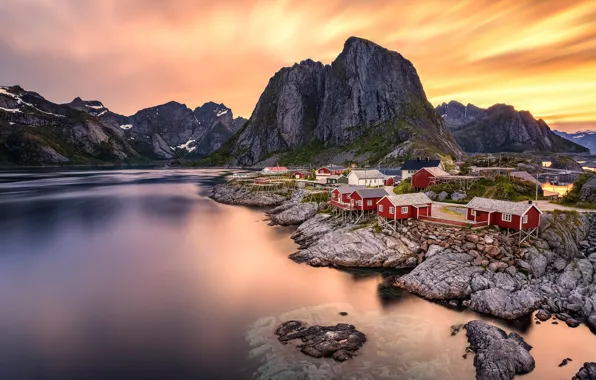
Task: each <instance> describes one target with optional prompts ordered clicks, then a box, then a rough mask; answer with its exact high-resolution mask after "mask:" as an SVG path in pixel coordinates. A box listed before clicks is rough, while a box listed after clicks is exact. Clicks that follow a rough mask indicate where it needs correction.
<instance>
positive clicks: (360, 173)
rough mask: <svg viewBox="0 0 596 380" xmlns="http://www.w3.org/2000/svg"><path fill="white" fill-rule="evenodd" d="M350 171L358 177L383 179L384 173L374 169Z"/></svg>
mask: <svg viewBox="0 0 596 380" xmlns="http://www.w3.org/2000/svg"><path fill="white" fill-rule="evenodd" d="M352 173H354V175H355V176H356V178H358V179H383V178H385V175H384V174H383V173H381V172H380V171H378V170H376V169H371V170H352Z"/></svg>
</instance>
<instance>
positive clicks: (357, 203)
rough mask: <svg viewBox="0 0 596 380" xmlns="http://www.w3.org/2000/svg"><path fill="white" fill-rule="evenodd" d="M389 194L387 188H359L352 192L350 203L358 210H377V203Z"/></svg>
mask: <svg viewBox="0 0 596 380" xmlns="http://www.w3.org/2000/svg"><path fill="white" fill-rule="evenodd" d="M387 195H389V194H388V193H387V191H385V189H367V188H364V189H358V190H355V191H353V192H352V194H350V203H351V205H352V206H353V207H355V208H356V210H360V211H375V210H376V209H377V203H378V202H379V201H380V200H381V199H382V198H383V197H386V196H387Z"/></svg>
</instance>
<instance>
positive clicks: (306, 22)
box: [0, 0, 596, 130]
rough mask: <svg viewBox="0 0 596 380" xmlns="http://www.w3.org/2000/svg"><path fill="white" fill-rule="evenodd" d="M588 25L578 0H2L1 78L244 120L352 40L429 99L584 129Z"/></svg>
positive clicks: (594, 109) (595, 34)
mask: <svg viewBox="0 0 596 380" xmlns="http://www.w3.org/2000/svg"><path fill="white" fill-rule="evenodd" d="M595 19H596V2H593V1H590V0H585V1H579V0H578V1H568V2H565V1H556V0H536V1H529V0H527V1H524V0H501V1H494V0H468V1H444V0H428V1H424V2H420V1H414V0H402V1H394V0H372V1H366V2H364V1H358V0H345V1H341V0H330V1H324V2H322V1H314V0H302V1H289V0H279V1H273V0H238V1H231V0H230V1H208V0H203V1H195V0H169V1H162V0H125V1H122V0H103V1H93V0H26V1H24V0H3V1H2V2H1V3H0V55H1V56H2V57H3V59H2V60H1V61H0V82H1V83H4V84H14V83H18V84H21V85H23V86H24V87H26V88H31V89H34V90H36V91H39V92H40V93H42V94H44V95H46V96H47V97H49V98H50V99H52V100H55V101H64V102H65V101H69V100H71V99H72V98H74V97H75V96H83V97H85V98H97V99H99V100H102V101H103V102H104V103H105V104H106V105H107V106H109V107H110V108H111V109H113V110H114V111H116V112H121V113H125V114H130V113H133V112H135V111H136V110H138V109H140V108H144V107H148V106H151V105H155V104H159V103H164V102H167V101H169V100H177V101H180V102H184V103H186V104H188V105H189V106H197V105H199V104H201V103H203V102H205V101H210V100H213V101H217V102H224V103H225V104H226V105H227V106H229V107H231V108H232V109H233V110H234V112H235V113H236V114H239V115H243V116H249V115H250V113H251V111H252V109H253V107H254V105H255V103H256V101H257V100H258V97H259V95H260V93H261V92H262V90H263V88H264V87H265V85H266V84H267V81H268V79H269V78H270V77H271V76H272V75H273V74H274V73H275V72H276V71H277V70H279V69H280V68H281V67H283V66H288V65H292V64H293V63H294V62H298V61H301V60H303V59H306V58H312V59H314V60H320V61H323V62H325V63H329V62H330V61H332V60H333V59H334V58H335V57H336V56H337V55H338V54H339V52H340V51H341V48H342V46H343V42H344V41H345V39H346V38H347V37H349V36H351V35H357V36H360V37H364V38H368V39H371V40H373V41H375V42H377V43H379V44H381V45H383V46H386V47H387V48H390V49H392V50H396V51H399V52H400V53H402V54H403V55H404V56H405V57H407V58H408V59H409V60H410V61H412V62H413V64H414V65H415V66H416V68H417V69H418V72H419V74H420V77H421V79H422V81H423V84H424V87H425V90H426V93H427V95H428V97H429V99H430V100H431V101H432V102H433V103H435V104H436V103H440V102H443V101H449V100H452V99H454V100H458V101H461V102H464V103H467V102H469V103H474V104H476V105H478V106H482V107H487V106H490V105H492V104H494V103H509V104H512V105H514V106H515V107H516V108H518V109H527V110H530V111H531V112H532V113H533V114H534V115H536V116H538V117H543V118H544V119H545V120H546V121H547V122H550V123H558V124H557V125H562V126H566V127H567V128H568V129H569V128H572V126H579V125H581V126H582V128H583V127H585V126H589V125H592V123H593V124H594V127H595V128H596V97H594V96H592V95H593V94H595V93H596V91H595V90H596V69H595V68H596V53H595V52H596V24H594V21H593V20H595ZM569 130H570V129H569Z"/></svg>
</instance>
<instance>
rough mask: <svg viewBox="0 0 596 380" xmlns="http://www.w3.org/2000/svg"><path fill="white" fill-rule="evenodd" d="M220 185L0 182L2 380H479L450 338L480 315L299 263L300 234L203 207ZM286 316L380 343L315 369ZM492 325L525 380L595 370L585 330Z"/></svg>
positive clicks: (180, 178)
mask: <svg viewBox="0 0 596 380" xmlns="http://www.w3.org/2000/svg"><path fill="white" fill-rule="evenodd" d="M224 174H225V172H224V171H218V170H97V171H44V172H39V171H38V172H2V173H0V305H2V308H0V378H1V379H105V378H109V379H133V378H144V379H153V378H155V379H187V378H188V379H191V378H192V379H248V378H254V377H259V376H261V377H263V378H268V377H273V378H275V377H276V376H277V377H278V378H279V377H281V376H282V375H286V376H287V375H289V372H288V371H290V372H291V373H293V374H297V373H306V374H308V375H309V377H308V378H313V379H315V378H316V379H319V378H320V379H335V378H346V379H347V378H353V379H360V378H371V379H385V378H398V379H400V378H401V379H468V378H469V379H473V378H474V369H473V359H472V357H471V356H469V357H468V359H463V358H462V354H463V353H464V351H465V347H466V345H467V344H466V341H465V333H463V332H462V333H460V334H458V335H457V336H455V337H452V336H450V333H449V326H451V325H452V324H456V323H465V322H467V321H468V320H471V319H477V318H483V317H482V316H479V315H477V314H475V313H472V312H469V311H458V310H452V309H448V308H446V307H443V306H440V305H437V304H434V303H430V302H427V301H424V300H422V299H419V298H417V297H414V296H411V295H409V294H407V293H404V292H400V291H397V290H393V289H386V288H384V287H383V286H381V283H382V275H381V274H378V273H375V272H370V271H356V272H345V271H337V270H331V269H325V268H311V267H308V266H306V265H299V264H296V263H294V262H292V261H291V260H289V259H288V258H287V256H288V254H290V253H292V252H294V251H295V250H296V246H295V244H294V243H293V242H292V240H291V239H289V236H290V235H291V233H292V230H291V229H289V228H280V227H270V226H267V221H266V220H265V216H264V214H263V212H262V210H257V209H249V208H246V207H238V206H226V205H220V204H217V203H215V202H213V201H211V200H210V199H208V198H207V197H206V195H207V194H208V191H209V187H210V186H211V185H213V184H214V183H216V182H218V181H221V180H222V176H223V175H224ZM338 311H348V313H349V315H348V316H347V317H341V316H339V315H338ZM289 318H300V319H304V320H306V321H309V322H316V323H320V324H335V323H338V322H349V323H354V324H356V327H357V328H359V329H360V330H361V331H363V332H364V333H365V334H367V335H368V337H369V340H368V342H367V343H366V344H365V345H364V347H363V348H362V350H361V352H360V355H359V356H358V357H357V358H356V359H354V360H352V361H349V362H346V363H335V362H333V361H332V360H326V359H311V358H308V357H306V356H303V355H302V354H300V353H299V352H298V351H297V350H296V349H294V348H293V347H292V346H290V345H286V346H283V345H281V344H279V343H278V342H277V340H275V337H274V336H273V334H272V332H273V329H274V328H275V327H276V325H277V324H278V323H280V322H282V321H283V320H285V319H289ZM496 323H497V324H499V325H501V326H503V327H505V328H506V329H507V330H510V329H514V330H515V331H518V332H520V333H522V335H523V336H524V337H525V338H526V340H527V341H528V343H530V344H531V345H533V346H534V349H533V350H532V354H533V355H534V357H535V359H536V363H537V368H536V370H535V371H534V372H533V373H531V374H530V375H528V376H525V378H527V379H562V378H567V379H569V378H571V376H572V375H573V374H574V373H575V372H576V371H577V369H578V368H579V367H580V366H581V365H582V363H583V362H584V361H588V360H591V361H594V360H596V336H594V335H592V334H591V333H590V332H589V331H588V330H587V329H586V328H585V327H583V326H582V327H580V328H578V329H569V328H567V327H566V326H565V325H564V324H559V325H551V324H549V323H547V324H542V325H534V324H531V322H530V321H529V320H528V321H525V322H519V323H517V324H513V325H504V324H503V323H502V322H499V321H496ZM565 357H570V358H572V359H573V361H572V362H571V363H570V364H569V365H568V366H566V367H563V368H559V367H557V365H558V363H559V362H560V361H561V360H562V359H563V358H565Z"/></svg>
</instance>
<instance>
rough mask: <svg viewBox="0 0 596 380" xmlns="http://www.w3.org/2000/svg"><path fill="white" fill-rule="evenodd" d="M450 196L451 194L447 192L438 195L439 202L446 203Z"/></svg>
mask: <svg viewBox="0 0 596 380" xmlns="http://www.w3.org/2000/svg"><path fill="white" fill-rule="evenodd" d="M448 196H449V194H448V193H447V192H446V191H441V192H440V193H439V194H438V195H437V200H439V201H441V202H442V201H444V200H445V199H447V197H448Z"/></svg>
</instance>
